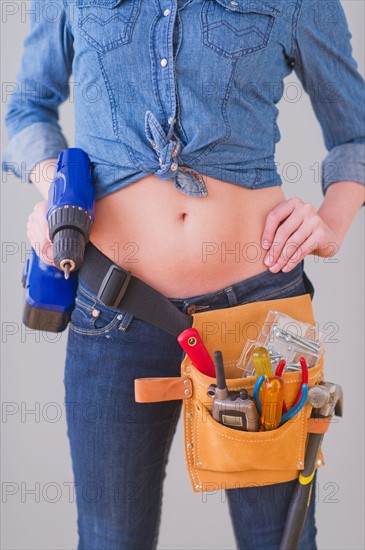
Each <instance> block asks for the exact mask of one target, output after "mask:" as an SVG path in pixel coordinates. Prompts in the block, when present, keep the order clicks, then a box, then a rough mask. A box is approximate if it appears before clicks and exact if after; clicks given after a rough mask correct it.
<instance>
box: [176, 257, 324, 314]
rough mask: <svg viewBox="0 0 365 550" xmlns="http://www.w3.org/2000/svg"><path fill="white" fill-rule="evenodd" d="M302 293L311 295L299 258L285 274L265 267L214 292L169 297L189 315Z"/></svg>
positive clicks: (310, 287) (311, 286)
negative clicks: (296, 263)
mask: <svg viewBox="0 0 365 550" xmlns="http://www.w3.org/2000/svg"><path fill="white" fill-rule="evenodd" d="M305 293H308V294H310V296H311V298H313V295H314V287H313V285H312V283H311V281H310V280H309V279H308V277H307V276H306V274H305V272H304V262H303V261H302V262H301V263H300V264H298V265H297V266H296V267H295V268H294V269H293V270H292V271H290V272H289V273H283V272H282V271H279V272H278V273H272V272H271V271H269V270H267V271H263V272H262V273H258V274H257V275H253V276H252V277H248V278H246V279H243V280H242V281H239V282H237V283H234V284H233V285H229V286H227V287H223V288H221V289H219V290H216V291H214V292H209V293H207V294H200V295H196V296H191V297H188V298H169V300H170V302H172V303H173V304H174V305H175V306H176V307H177V308H179V309H180V310H181V311H182V312H184V313H186V312H187V313H189V314H192V313H195V312H199V311H206V310H209V309H219V308H226V307H233V306H236V305H240V304H243V303H250V302H257V301H260V300H270V299H275V298H284V297H289V296H295V295H299V294H305Z"/></svg>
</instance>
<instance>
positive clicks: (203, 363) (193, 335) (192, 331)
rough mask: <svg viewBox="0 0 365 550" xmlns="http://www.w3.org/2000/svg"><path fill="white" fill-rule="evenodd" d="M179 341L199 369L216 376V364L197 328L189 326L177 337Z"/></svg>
mask: <svg viewBox="0 0 365 550" xmlns="http://www.w3.org/2000/svg"><path fill="white" fill-rule="evenodd" d="M177 341H178V342H179V344H180V345H181V347H182V348H183V350H184V351H185V352H186V355H187V356H188V357H189V359H191V362H192V363H193V365H194V367H196V368H197V369H198V371H200V372H202V373H203V374H206V375H207V376H211V377H213V378H215V366H214V362H213V359H212V358H211V357H210V355H209V353H208V350H207V348H206V347H205V345H204V343H203V340H202V339H201V337H200V334H199V332H198V331H197V330H196V328H188V329H186V330H184V332H182V333H181V334H179V336H178V337H177Z"/></svg>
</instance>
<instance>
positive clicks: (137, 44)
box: [3, 0, 365, 198]
mask: <svg viewBox="0 0 365 550" xmlns="http://www.w3.org/2000/svg"><path fill="white" fill-rule="evenodd" d="M31 10H32V25H31V31H30V33H29V35H28V37H27V39H26V41H25V45H24V53H23V60H22V66H21V71H20V73H19V75H18V84H17V89H16V90H15V91H14V93H13V94H12V96H11V99H10V101H9V103H8V111H7V116H6V124H7V126H8V130H9V136H10V138H11V139H10V142H9V144H8V147H7V148H6V150H5V153H4V157H3V166H4V168H5V169H6V170H10V171H13V172H14V174H16V175H17V176H19V177H20V176H23V177H24V178H25V179H27V178H28V173H29V171H30V169H31V168H32V167H33V166H34V165H35V164H36V163H37V162H39V161H41V160H44V159H47V158H51V157H57V156H58V153H59V152H60V150H61V149H63V148H65V147H66V146H67V144H66V141H65V138H64V136H63V134H62V131H61V128H60V126H59V124H58V107H59V105H60V104H61V103H62V102H63V101H65V100H66V99H67V98H68V96H69V94H70V84H69V77H70V75H71V73H72V74H73V84H72V96H73V101H74V103H75V128H76V135H75V145H76V146H77V147H81V148H83V149H84V150H85V151H86V152H87V153H88V154H89V156H90V157H91V160H92V162H93V165H94V173H95V179H96V192H97V197H98V198H100V197H102V196H105V195H108V194H109V193H112V192H113V191H116V190H117V189H119V188H121V187H124V186H126V185H128V184H131V183H132V182H134V181H136V180H138V179H140V178H141V177H143V176H146V175H148V174H155V175H156V176H158V177H159V178H161V179H163V180H173V181H174V184H175V186H176V187H177V188H178V189H179V190H180V191H182V192H184V193H187V194H188V195H193V196H205V195H206V194H207V188H206V186H205V184H204V178H203V175H208V176H212V177H214V178H218V179H221V180H223V181H226V182H230V183H233V184H237V185H240V186H242V187H245V188H248V189H261V188H265V187H270V186H274V185H280V184H281V183H282V182H281V178H280V175H279V174H278V172H277V170H276V167H275V159H274V154H275V145H276V143H277V142H278V141H279V139H280V132H279V128H278V126H277V123H276V119H277V115H278V109H277V107H276V104H277V103H278V101H279V100H280V98H281V97H282V95H283V79H284V78H285V77H286V76H287V75H289V74H290V73H291V72H292V71H293V70H294V71H295V72H296V74H297V75H298V77H299V79H300V81H301V83H302V85H303V87H304V89H305V90H306V92H307V93H308V94H309V95H310V99H311V102H312V105H313V109H314V111H315V113H316V116H317V118H318V121H319V123H320V125H321V128H322V131H323V136H324V141H325V145H326V147H327V150H328V151H329V153H328V154H327V156H326V158H325V159H324V162H323V165H322V188H323V191H324V192H325V191H326V189H327V187H328V186H329V185H331V184H332V183H334V182H336V181H341V180H351V181H355V182H359V183H363V184H364V183H365V181H364V142H365V138H364V125H365V117H364V93H365V86H364V81H363V79H362V77H361V76H360V74H359V72H358V71H357V64H356V62H355V60H354V59H353V57H352V49H351V42H350V38H351V34H350V32H349V29H348V25H347V21H346V18H345V15H344V11H343V8H342V6H341V3H340V1H334V2H333V1H331V2H327V1H321V2H315V1H314V0H297V1H294V2H287V1H286V0H232V1H230V0H52V2H49V3H48V2H47V1H45V0H33V1H32V5H31ZM28 181H29V180H28Z"/></svg>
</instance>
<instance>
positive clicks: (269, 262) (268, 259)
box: [264, 254, 273, 266]
mask: <svg viewBox="0 0 365 550" xmlns="http://www.w3.org/2000/svg"><path fill="white" fill-rule="evenodd" d="M272 262H273V260H272V258H270V255H269V254H268V255H267V256H266V258H265V259H264V264H265V265H267V266H269V265H271V264H272Z"/></svg>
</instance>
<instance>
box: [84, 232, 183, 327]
mask: <svg viewBox="0 0 365 550" xmlns="http://www.w3.org/2000/svg"><path fill="white" fill-rule="evenodd" d="M79 275H80V277H81V278H82V279H83V280H84V281H85V283H86V284H87V285H88V286H89V287H90V288H91V289H92V290H93V291H94V292H95V293H96V294H97V297H98V299H99V300H100V301H101V302H102V303H103V304H104V305H106V306H108V307H112V308H114V309H120V310H121V311H127V312H129V313H131V314H132V315H134V316H135V317H137V318H138V319H142V320H143V321H146V322H147V323H150V324H151V325H153V326H155V327H157V328H160V329H162V330H164V331H166V332H168V333H169V334H172V335H173V336H176V337H177V336H178V335H179V334H180V333H181V332H183V331H184V330H186V329H187V328H190V327H191V326H192V324H193V319H192V317H191V315H187V314H186V313H183V312H182V311H180V310H179V309H178V308H177V307H176V306H175V305H174V304H172V303H171V302H170V300H169V299H168V298H166V296H164V295H163V294H161V293H160V292H158V291H157V290H156V289H154V288H153V287H151V286H149V285H148V284H146V283H145V282H143V281H142V280H141V279H139V278H138V277H135V276H134V275H132V274H131V273H130V271H127V270H126V269H123V268H121V267H119V266H117V265H115V264H114V263H113V262H112V261H111V260H110V259H109V258H107V256H105V255H104V254H103V253H102V252H100V250H99V249H98V248H96V246H94V245H93V244H92V243H90V242H89V243H88V245H87V246H86V249H85V256H84V262H83V264H82V266H81V268H80V271H79Z"/></svg>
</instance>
